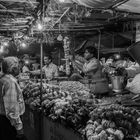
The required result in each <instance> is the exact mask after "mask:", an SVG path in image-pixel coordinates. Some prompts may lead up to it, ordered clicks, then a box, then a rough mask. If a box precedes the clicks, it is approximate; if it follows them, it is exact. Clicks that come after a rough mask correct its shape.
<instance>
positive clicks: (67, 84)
mask: <svg viewBox="0 0 140 140" xmlns="http://www.w3.org/2000/svg"><path fill="white" fill-rule="evenodd" d="M59 87H60V90H61V91H65V92H66V91H67V92H69V93H71V94H72V96H77V97H78V96H80V97H81V96H83V97H85V96H89V92H90V90H89V89H88V88H87V87H86V86H85V85H84V84H82V83H80V82H77V81H63V82H60V84H59Z"/></svg>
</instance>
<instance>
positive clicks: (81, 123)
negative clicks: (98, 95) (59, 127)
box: [43, 98, 96, 133]
mask: <svg viewBox="0 0 140 140" xmlns="http://www.w3.org/2000/svg"><path fill="white" fill-rule="evenodd" d="M47 101H48V103H46V101H44V102H43V106H44V111H45V114H46V116H49V117H50V118H51V119H53V120H55V121H59V122H61V123H63V124H64V125H66V126H67V127H71V128H73V129H74V130H76V131H78V132H80V133H81V132H82V130H83V128H84V127H85V126H86V123H87V121H88V120H89V114H90V112H91V111H93V109H95V107H96V106H95V102H93V100H92V99H88V100H86V99H78V98H77V99H74V100H67V99H63V100H62V99H56V100H53V101H51V102H49V100H47Z"/></svg>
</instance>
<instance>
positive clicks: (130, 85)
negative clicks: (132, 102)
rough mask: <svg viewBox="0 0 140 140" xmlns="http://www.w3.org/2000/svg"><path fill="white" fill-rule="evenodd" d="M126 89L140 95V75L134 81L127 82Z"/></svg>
mask: <svg viewBox="0 0 140 140" xmlns="http://www.w3.org/2000/svg"><path fill="white" fill-rule="evenodd" d="M126 89H127V90H129V91H130V92H132V93H136V94H137V93H140V74H137V75H136V76H135V77H134V78H133V80H132V79H131V80H128V81H127V86H126Z"/></svg>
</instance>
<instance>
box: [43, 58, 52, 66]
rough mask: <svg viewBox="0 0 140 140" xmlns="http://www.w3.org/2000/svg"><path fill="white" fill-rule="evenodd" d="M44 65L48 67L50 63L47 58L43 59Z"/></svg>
mask: <svg viewBox="0 0 140 140" xmlns="http://www.w3.org/2000/svg"><path fill="white" fill-rule="evenodd" d="M44 63H45V65H48V64H50V63H51V60H50V59H49V58H48V57H46V56H45V57H44Z"/></svg>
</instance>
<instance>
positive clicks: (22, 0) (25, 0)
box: [0, 0, 39, 4]
mask: <svg viewBox="0 0 140 140" xmlns="http://www.w3.org/2000/svg"><path fill="white" fill-rule="evenodd" d="M0 1H2V2H18V3H30V1H28V0H0ZM31 2H32V3H33V4H39V3H38V2H36V1H35V0H31Z"/></svg>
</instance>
